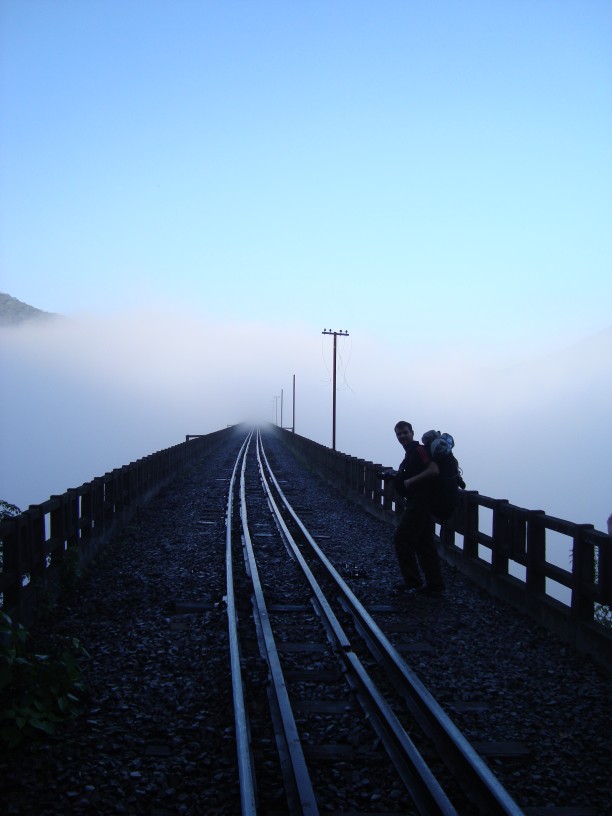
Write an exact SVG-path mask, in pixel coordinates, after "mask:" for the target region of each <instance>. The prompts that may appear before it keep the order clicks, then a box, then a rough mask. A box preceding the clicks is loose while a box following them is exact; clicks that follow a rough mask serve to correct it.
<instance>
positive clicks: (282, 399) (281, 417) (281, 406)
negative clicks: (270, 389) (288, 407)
mask: <svg viewBox="0 0 612 816" xmlns="http://www.w3.org/2000/svg"><path fill="white" fill-rule="evenodd" d="M280 426H281V428H282V427H283V389H282V388H281V424H280Z"/></svg>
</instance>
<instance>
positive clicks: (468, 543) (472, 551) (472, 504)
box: [458, 490, 478, 559]
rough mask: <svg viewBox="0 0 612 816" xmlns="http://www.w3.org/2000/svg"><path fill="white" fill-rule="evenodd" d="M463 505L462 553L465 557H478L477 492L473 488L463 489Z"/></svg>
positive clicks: (459, 530) (460, 530)
mask: <svg viewBox="0 0 612 816" xmlns="http://www.w3.org/2000/svg"><path fill="white" fill-rule="evenodd" d="M463 495H464V496H465V506H464V512H463V519H462V524H461V528H460V529H459V528H458V532H461V533H462V534H463V554H464V555H465V556H466V558H475V559H476V558H478V538H477V533H478V493H477V491H475V490H466V491H464V494H463Z"/></svg>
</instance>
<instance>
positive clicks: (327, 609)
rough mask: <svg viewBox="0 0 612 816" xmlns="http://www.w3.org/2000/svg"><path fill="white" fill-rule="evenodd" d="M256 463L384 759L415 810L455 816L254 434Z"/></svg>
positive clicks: (274, 510)
mask: <svg viewBox="0 0 612 816" xmlns="http://www.w3.org/2000/svg"><path fill="white" fill-rule="evenodd" d="M257 459H258V463H259V467H260V474H261V479H262V484H263V487H264V490H265V491H266V495H267V497H268V502H269V503H270V507H271V509H272V511H273V513H274V515H275V517H276V521H277V524H278V526H279V529H280V530H281V532H282V535H283V537H284V538H285V541H286V543H287V544H288V546H289V547H290V548H291V550H292V552H293V554H294V556H295V559H296V561H297V562H298V564H299V565H300V567H301V569H302V572H303V574H304V576H305V578H306V579H307V581H308V583H309V584H310V587H311V590H312V592H313V596H314V597H313V603H314V605H315V608H316V609H317V611H318V612H319V615H320V616H321V619H322V621H323V623H324V626H325V629H326V631H327V633H328V635H329V636H330V640H331V642H332V645H334V646H335V652H336V655H337V656H338V657H339V658H340V659H341V661H342V662H343V664H344V667H345V669H346V675H348V677H347V679H349V683H350V685H351V686H352V687H353V688H354V689H356V690H357V694H356V697H357V700H358V702H359V703H360V705H361V707H362V708H363V710H364V712H365V713H366V715H367V716H368V717H369V719H370V721H371V722H372V725H373V727H374V728H375V730H376V733H377V734H378V735H379V737H380V738H381V740H382V742H383V744H384V745H385V748H386V750H387V753H388V755H389V757H390V759H391V760H392V762H393V764H394V765H395V767H396V769H397V771H398V773H399V774H400V777H401V778H402V781H403V782H404V784H405V786H406V788H407V790H408V792H409V793H410V796H411V798H412V800H413V802H414V804H415V805H416V807H417V809H418V810H419V812H420V813H421V814H423V816H434V815H436V814H439V816H456V814H457V811H456V809H455V807H454V806H453V804H452V803H451V801H450V800H449V798H448V796H447V795H446V793H445V792H444V790H443V789H442V787H441V785H440V783H439V782H438V780H437V779H436V777H435V776H434V774H433V773H432V771H431V769H430V768H429V767H428V765H427V764H426V762H425V760H424V759H423V757H422V756H421V754H420V753H419V751H418V749H417V748H416V746H415V745H414V743H413V742H412V740H411V739H410V737H409V735H408V734H407V733H406V731H405V729H404V727H403V726H402V724H401V723H400V721H399V720H398V718H397V716H396V715H395V713H394V712H393V710H392V709H391V707H390V706H389V705H388V703H387V702H386V700H385V699H384V697H383V696H382V695H381V694H380V692H379V690H378V689H377V687H376V684H375V683H374V682H373V681H372V679H371V678H370V676H369V675H368V673H367V671H366V669H365V668H364V667H363V664H362V663H361V661H360V660H359V658H358V657H357V655H356V654H355V653H354V651H353V649H352V646H351V643H350V640H349V638H348V637H347V635H346V633H345V632H344V630H343V628H342V626H341V624H340V622H339V621H338V619H337V617H336V615H335V613H334V612H333V610H332V609H331V606H330V605H329V602H328V600H327V598H326V597H325V594H324V593H323V590H322V589H321V587H320V585H319V583H318V581H317V579H316V578H315V576H314V575H313V573H312V571H311V569H310V567H309V566H308V564H307V563H306V561H305V559H304V556H303V555H302V553H301V552H300V549H299V547H298V545H297V543H296V542H295V540H294V538H293V536H292V535H291V532H290V531H289V529H288V527H287V525H286V523H285V520H284V519H283V516H282V513H281V512H280V510H279V508H278V505H277V504H276V501H275V499H274V496H273V495H272V491H271V488H270V485H269V483H268V480H267V478H266V475H265V472H264V466H263V462H262V459H263V461H265V466H266V469H267V470H268V473H269V474H270V475H271V476H272V479H273V480H274V483H275V485H276V486H277V489H278V482H277V481H276V479H275V477H274V475H273V473H272V471H271V468H270V465H269V463H268V461H267V457H266V455H265V451H264V450H263V444H262V442H261V435H260V433H259V431H258V434H257ZM281 495H282V491H281Z"/></svg>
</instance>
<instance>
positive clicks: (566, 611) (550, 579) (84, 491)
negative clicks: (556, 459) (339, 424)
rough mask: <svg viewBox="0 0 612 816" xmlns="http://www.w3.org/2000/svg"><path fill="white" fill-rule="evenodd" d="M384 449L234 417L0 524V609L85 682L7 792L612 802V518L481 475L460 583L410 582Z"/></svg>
mask: <svg viewBox="0 0 612 816" xmlns="http://www.w3.org/2000/svg"><path fill="white" fill-rule="evenodd" d="M381 467H382V465H380V464H377V463H372V462H366V461H363V460H360V459H357V458H355V457H351V456H348V455H346V454H343V453H339V452H337V451H333V450H331V449H329V448H326V447H324V446H322V445H319V444H317V443H315V442H313V441H312V440H308V439H306V438H304V437H300V436H298V435H296V434H293V433H290V432H288V431H285V430H281V429H279V428H277V427H275V426H270V427H267V428H265V429H263V430H262V431H258V430H256V429H250V428H247V427H242V426H237V427H233V428H227V429H223V430H221V431H218V432H215V433H212V434H207V435H203V436H189V437H187V438H186V440H185V442H183V443H181V444H180V445H177V446H175V447H173V448H170V449H167V450H165V451H160V452H158V453H156V454H152V455H151V456H149V457H146V458H145V459H142V460H139V461H138V462H134V463H131V464H129V465H126V466H124V467H122V468H118V469H116V470H114V471H112V472H111V473H107V474H105V475H104V476H101V477H98V478H97V479H94V480H93V481H92V482H88V483H86V484H84V485H82V486H81V487H79V488H75V489H71V490H68V491H67V492H66V493H65V494H63V495H62V496H53V497H51V498H50V499H49V500H48V501H47V502H45V503H43V504H40V505H36V506H32V507H30V508H29V509H28V510H27V511H26V512H24V513H22V514H21V515H20V516H17V517H15V518H12V519H8V520H6V521H4V522H2V523H0V541H1V542H2V553H3V565H2V573H0V592H1V593H2V611H3V612H5V613H6V614H8V615H10V616H11V618H12V619H13V620H14V621H16V622H17V621H20V622H22V623H24V624H26V625H28V626H32V627H33V629H34V631H35V632H40V633H41V634H40V637H42V639H43V640H44V638H45V637H50V636H52V634H53V633H57V632H58V631H59V632H60V633H62V632H63V633H67V634H70V635H71V636H78V637H79V639H80V640H81V641H82V642H83V644H84V645H85V647H86V648H87V650H88V652H89V654H90V658H89V664H87V665H86V666H85V671H86V674H87V676H88V678H89V680H90V682H91V684H92V687H93V689H94V691H93V699H92V701H91V703H90V705H89V709H88V715H87V717H86V718H82V719H81V720H79V721H77V722H76V723H73V724H72V725H71V726H67V728H68V731H66V732H61V734H59V735H58V737H57V738H56V739H55V741H54V742H53V743H52V745H53V747H54V751H49V746H48V745H46V744H45V743H44V742H43V743H41V742H34V743H32V744H28V746H26V747H24V748H23V749H22V753H21V754H19V753H18V754H15V755H14V756H11V757H2V758H0V773H1V774H2V778H3V780H4V781H3V788H6V791H7V799H6V801H8V803H9V806H8V810H7V812H8V813H19V812H25V811H26V810H27V809H37V810H38V811H39V812H41V813H49V814H53V813H56V812H57V813H65V812H75V813H77V812H78V813H80V812H83V813H113V812H122V813H158V814H160V816H162V814H169V813H194V814H197V813H228V814H232V813H236V814H237V813H270V814H273V813H279V814H280V813H319V812H325V813H335V814H338V816H339V814H343V816H348V814H356V813H369V814H372V815H374V814H376V816H381V814H383V813H384V814H390V813H421V814H430V813H448V814H454V813H460V814H472V813H481V814H494V813H503V814H520V813H527V814H530V816H536V814H546V816H555V815H556V814H559V816H560V815H561V814H563V816H596V815H597V814H605V813H609V812H612V811H611V808H610V802H611V801H612V800H611V798H610V789H609V773H608V770H609V756H610V748H611V747H612V746H611V745H610V736H609V733H608V730H609V729H608V726H607V725H606V720H607V718H609V714H610V709H609V691H610V684H609V669H610V665H611V660H610V655H611V647H610V643H611V638H610V632H611V630H610V628H609V627H608V626H607V621H606V617H607V616H609V607H610V590H611V581H610V577H611V569H610V566H611V565H610V558H611V553H610V543H611V542H610V539H609V537H608V536H607V535H605V534H604V533H602V532H599V531H597V530H595V529H594V528H593V527H591V526H585V525H576V524H573V523H572V522H570V521H565V520H562V519H556V518H552V517H548V516H546V515H545V514H544V513H542V512H539V511H533V510H528V509H525V508H520V507H515V506H513V505H511V504H509V503H508V502H507V501H501V500H495V499H492V498H489V497H486V496H482V495H480V494H478V493H476V492H474V491H465V492H463V493H462V495H461V497H460V505H459V507H458V509H457V511H456V513H455V515H454V517H453V519H452V520H451V521H450V522H447V523H444V524H437V525H436V533H437V535H436V546H437V547H438V550H439V552H440V555H441V556H442V559H443V568H444V570H445V573H446V579H447V580H446V583H447V592H446V594H445V596H444V597H442V598H427V597H425V596H422V597H414V598H412V597H410V598H403V597H398V596H394V595H393V592H392V586H393V580H394V578H396V577H397V572H396V571H397V568H396V566H395V563H394V555H393V553H392V549H391V548H390V547H389V544H388V541H389V537H390V531H391V530H392V526H393V523H394V520H395V517H396V516H397V514H398V513H400V512H401V509H402V508H401V500H400V499H399V498H398V497H397V496H394V494H393V492H392V488H390V487H389V486H385V484H384V482H383V481H382V480H381V478H380V476H379V475H378V474H379V472H380V470H381ZM559 536H562V537H564V539H565V540H566V543H568V544H569V547H570V549H571V553H572V558H571V561H570V563H569V564H568V565H567V566H566V567H563V566H559V564H558V563H554V562H553V561H552V560H551V559H550V557H549V556H550V548H551V539H553V540H554V537H559ZM78 572H83V573H84V576H85V577H84V578H83V579H82V580H81V581H80V582H79V583H78V584H77V585H76V586H74V585H72V579H74V577H75V574H76V573H78ZM559 588H561V589H562V590H563V591H564V593H565V595H563V593H559V592H557V591H556V590H557V589H559ZM558 595H561V599H560V598H559V597H556V596H558ZM70 729H72V730H70ZM62 734H64V735H65V736H64V738H62V736H61V735H62Z"/></svg>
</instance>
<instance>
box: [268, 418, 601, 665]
mask: <svg viewBox="0 0 612 816" xmlns="http://www.w3.org/2000/svg"><path fill="white" fill-rule="evenodd" d="M275 430H276V432H277V433H278V435H279V437H280V438H281V439H282V440H283V441H284V442H285V444H286V445H287V446H289V447H290V448H291V449H292V450H293V451H294V452H295V454H296V455H297V456H298V458H300V459H301V461H302V463H303V464H304V465H306V466H308V467H310V468H311V469H312V470H313V471H314V472H316V473H317V474H318V475H319V476H321V477H322V478H323V479H325V480H326V481H327V482H329V483H330V484H332V485H334V486H335V487H336V488H338V489H339V490H341V491H342V492H343V493H345V495H347V496H348V497H349V498H351V499H352V500H353V501H355V502H357V503H358V504H360V505H361V506H363V507H364V508H365V509H366V510H367V511H368V512H370V513H372V514H374V515H376V516H377V517H379V518H382V519H385V520H389V521H393V520H394V519H395V518H396V517H397V516H398V515H399V514H401V513H402V510H403V501H402V499H401V498H400V497H398V496H397V495H396V494H395V492H394V489H393V486H392V484H391V483H388V485H387V487H386V488H385V484H384V482H383V480H382V479H381V478H380V476H378V475H377V474H378V473H379V472H380V470H381V469H383V466H382V465H380V464H375V463H373V462H368V461H365V460H363V459H357V458H356V457H354V456H349V455H347V454H344V453H340V452H339V451H334V450H332V449H331V448H328V447H325V446H324V445H321V444H319V443H317V442H313V441H312V440H310V439H306V438H305V437H302V436H299V435H298V434H294V433H289V432H287V431H282V430H280V429H275ZM435 540H436V545H437V547H438V551H439V553H440V555H441V557H442V558H443V559H444V560H445V561H447V562H448V563H450V564H452V565H454V566H455V567H457V569H459V570H460V571H461V572H463V573H464V574H466V575H468V576H469V577H470V578H471V579H472V580H474V581H475V582H477V583H478V584H479V585H480V586H482V587H484V588H485V589H487V590H488V591H489V592H490V593H491V594H493V595H495V596H496V597H498V598H500V599H502V600H504V601H506V602H508V603H510V604H511V605H512V606H513V607H514V608H516V609H518V610H519V611H521V612H524V613H526V614H528V615H530V616H532V617H533V618H535V619H536V620H537V621H538V622H539V623H541V624H542V625H543V626H545V627H547V628H548V629H550V630H551V631H553V632H554V633H555V634H557V635H559V636H560V637H562V638H563V639H564V640H566V641H567V642H569V643H571V644H572V645H573V646H574V647H576V648H577V649H579V650H581V651H584V652H587V653H588V654H590V655H591V656H593V657H594V658H595V659H596V660H597V661H599V662H600V663H602V664H604V665H606V666H607V667H612V628H611V627H610V622H611V621H610V619H611V609H610V607H611V606H612V539H611V538H610V536H608V535H607V534H606V533H604V532H601V531H598V530H595V528H594V527H593V525H587V524H574V523H573V522H571V521H565V520H563V519H559V518H555V517H552V516H548V515H546V514H545V513H544V512H543V511H541V510H526V509H525V508H522V507H518V506H515V505H512V504H510V503H509V502H508V501H506V500H503V499H492V498H489V497H488V496H483V495H481V494H479V493H478V492H476V491H472V490H470V491H461V493H460V497H459V506H458V508H457V510H456V511H455V513H454V515H453V517H452V518H451V519H450V521H449V522H447V523H442V524H439V523H437V524H436V539H435ZM560 547H561V548H562V549H563V552H564V553H567V557H566V558H565V557H563V558H562V559H561V560H562V561H564V562H565V563H563V564H561V565H560V564H558V563H555V558H554V551H555V549H557V550H558V549H559V548H560ZM557 560H558V559H557Z"/></svg>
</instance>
